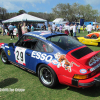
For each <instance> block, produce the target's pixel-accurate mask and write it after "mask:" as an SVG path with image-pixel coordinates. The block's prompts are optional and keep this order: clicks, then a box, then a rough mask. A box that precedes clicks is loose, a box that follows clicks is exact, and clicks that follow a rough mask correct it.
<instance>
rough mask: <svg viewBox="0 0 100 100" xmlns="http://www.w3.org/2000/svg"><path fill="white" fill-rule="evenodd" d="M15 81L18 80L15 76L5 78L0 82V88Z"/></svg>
mask: <svg viewBox="0 0 100 100" xmlns="http://www.w3.org/2000/svg"><path fill="white" fill-rule="evenodd" d="M16 82H18V79H17V78H7V79H5V80H3V81H1V82H0V88H4V87H6V86H9V85H12V84H14V83H16Z"/></svg>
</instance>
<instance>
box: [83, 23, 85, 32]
mask: <svg viewBox="0 0 100 100" xmlns="http://www.w3.org/2000/svg"><path fill="white" fill-rule="evenodd" d="M84 29H85V25H84V24H83V32H84Z"/></svg>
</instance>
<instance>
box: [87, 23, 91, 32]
mask: <svg viewBox="0 0 100 100" xmlns="http://www.w3.org/2000/svg"><path fill="white" fill-rule="evenodd" d="M87 31H88V34H89V33H91V31H92V25H91V23H90V24H89V25H87Z"/></svg>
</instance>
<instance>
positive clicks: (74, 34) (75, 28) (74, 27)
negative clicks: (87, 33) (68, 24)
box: [73, 24, 77, 37]
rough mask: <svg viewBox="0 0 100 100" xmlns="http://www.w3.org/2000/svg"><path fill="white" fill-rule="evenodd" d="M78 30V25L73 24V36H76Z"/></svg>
mask: <svg viewBox="0 0 100 100" xmlns="http://www.w3.org/2000/svg"><path fill="white" fill-rule="evenodd" d="M76 32H77V25H76V24H75V25H74V26H73V36H74V37H76Z"/></svg>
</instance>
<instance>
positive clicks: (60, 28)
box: [59, 24, 63, 33]
mask: <svg viewBox="0 0 100 100" xmlns="http://www.w3.org/2000/svg"><path fill="white" fill-rule="evenodd" d="M62 28H63V27H62V25H61V24H60V27H59V30H60V32H61V33H62Z"/></svg>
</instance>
